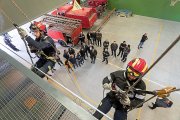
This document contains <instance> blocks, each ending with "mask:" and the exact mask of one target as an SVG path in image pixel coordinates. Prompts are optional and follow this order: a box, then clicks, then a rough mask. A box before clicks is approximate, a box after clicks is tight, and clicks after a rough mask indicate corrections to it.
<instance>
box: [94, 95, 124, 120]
mask: <svg viewBox="0 0 180 120" xmlns="http://www.w3.org/2000/svg"><path fill="white" fill-rule="evenodd" d="M111 107H113V102H111V99H110V98H109V97H108V96H106V97H105V98H104V99H103V100H102V101H101V103H100V105H99V106H98V108H97V109H98V110H100V111H102V112H103V113H104V114H106V113H108V112H109V111H110V109H111ZM93 116H94V117H95V118H97V119H98V120H100V119H101V118H102V117H103V115H102V114H101V113H99V112H98V111H96V112H95V113H94V114H93ZM114 120H127V110H126V109H115V113H114Z"/></svg>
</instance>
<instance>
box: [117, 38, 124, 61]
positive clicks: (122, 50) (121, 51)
mask: <svg viewBox="0 0 180 120" xmlns="http://www.w3.org/2000/svg"><path fill="white" fill-rule="evenodd" d="M125 47H126V41H123V43H121V44H120V45H119V53H118V55H117V56H119V55H120V54H121V58H122V57H123V54H124V48H125Z"/></svg>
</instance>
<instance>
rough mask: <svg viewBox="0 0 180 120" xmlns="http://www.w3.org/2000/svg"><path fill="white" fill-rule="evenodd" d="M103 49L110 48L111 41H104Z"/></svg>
mask: <svg viewBox="0 0 180 120" xmlns="http://www.w3.org/2000/svg"><path fill="white" fill-rule="evenodd" d="M103 47H104V48H103V51H104V50H105V49H108V47H109V41H108V40H105V41H104V42H103Z"/></svg>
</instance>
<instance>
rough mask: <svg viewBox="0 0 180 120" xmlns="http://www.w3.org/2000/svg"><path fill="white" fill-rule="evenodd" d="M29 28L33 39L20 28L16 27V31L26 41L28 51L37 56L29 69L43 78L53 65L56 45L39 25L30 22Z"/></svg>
mask: <svg viewBox="0 0 180 120" xmlns="http://www.w3.org/2000/svg"><path fill="white" fill-rule="evenodd" d="M30 29H31V31H32V32H33V34H34V35H35V37H36V38H35V40H34V39H32V38H31V37H30V36H29V35H28V34H27V32H26V31H25V30H24V29H22V28H19V29H18V33H19V35H20V36H21V38H22V39H23V40H25V41H26V42H27V43H28V46H29V48H30V51H31V52H32V53H35V54H36V55H37V57H38V58H39V59H38V61H37V62H36V63H35V65H34V66H32V69H31V70H32V71H33V72H34V73H36V74H37V75H38V76H40V77H41V78H43V77H45V74H46V73H47V72H48V71H49V70H51V69H53V67H54V66H55V63H56V58H55V55H56V46H55V44H54V41H53V40H52V38H51V37H49V36H47V35H46V33H45V32H44V30H43V29H41V26H39V27H38V26H36V25H34V24H31V26H30ZM36 68H38V69H39V70H38V69H36ZM44 73H45V74H44Z"/></svg>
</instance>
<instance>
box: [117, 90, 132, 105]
mask: <svg viewBox="0 0 180 120" xmlns="http://www.w3.org/2000/svg"><path fill="white" fill-rule="evenodd" d="M116 98H117V99H119V102H120V103H121V104H122V105H127V106H130V103H131V101H130V99H129V97H128V95H126V94H125V92H117V93H116Z"/></svg>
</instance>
